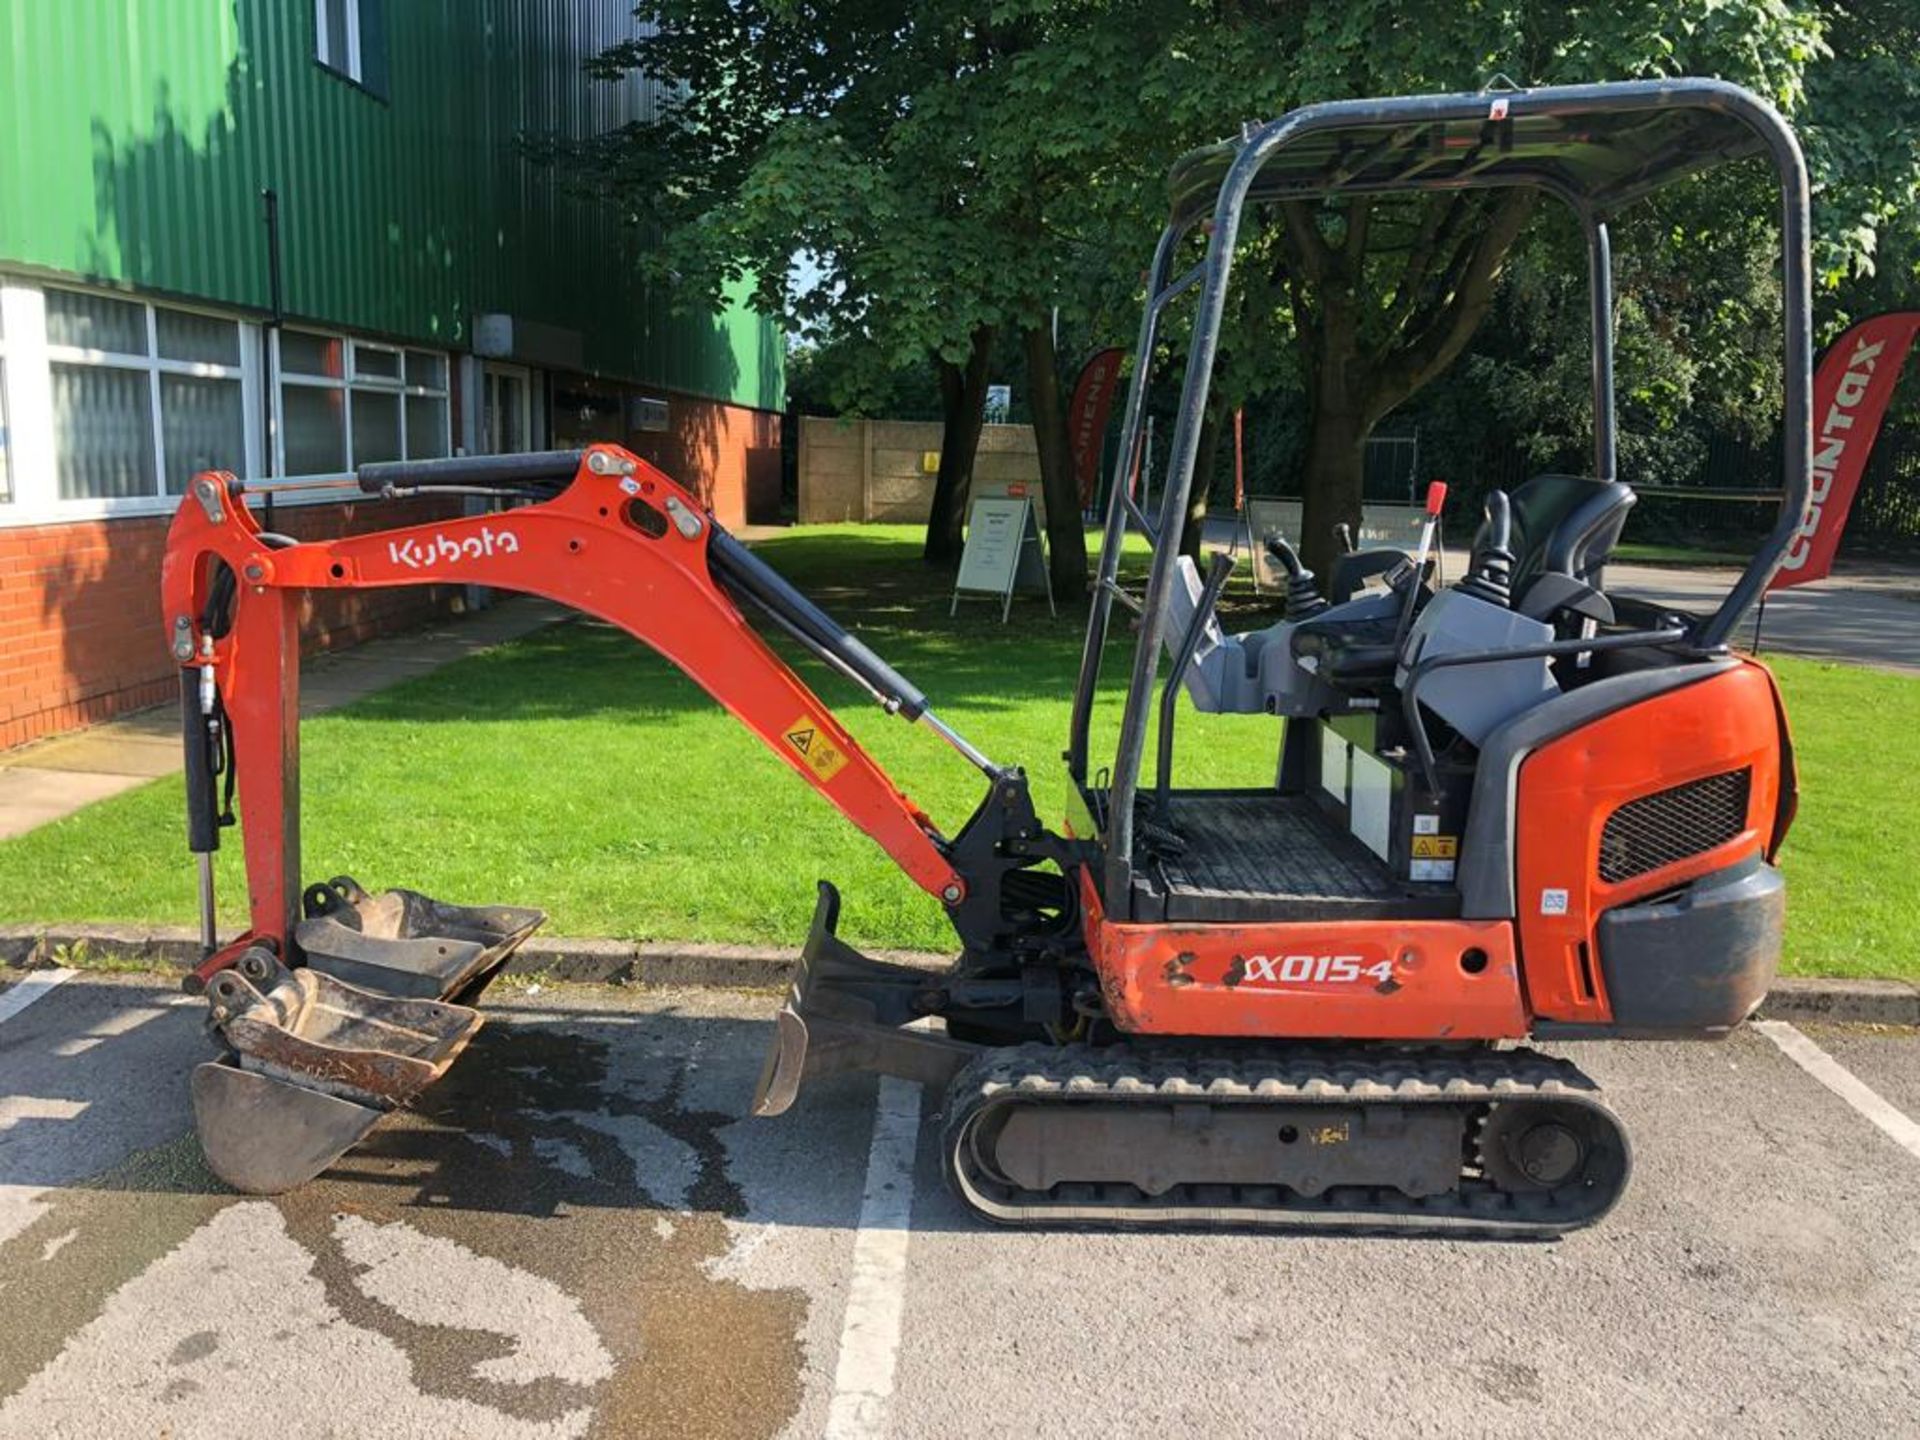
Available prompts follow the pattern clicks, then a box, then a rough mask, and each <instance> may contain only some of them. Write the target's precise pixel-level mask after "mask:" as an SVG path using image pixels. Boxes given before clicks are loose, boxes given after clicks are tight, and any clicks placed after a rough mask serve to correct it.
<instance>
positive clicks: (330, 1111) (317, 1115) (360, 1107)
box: [193, 949, 481, 1194]
mask: <svg viewBox="0 0 1920 1440" xmlns="http://www.w3.org/2000/svg"><path fill="white" fill-rule="evenodd" d="M207 1002H208V1007H209V1010H210V1013H211V1019H212V1023H213V1026H214V1028H215V1029H216V1030H217V1031H218V1032H219V1033H220V1036H221V1038H222V1039H223V1040H224V1041H225V1042H226V1044H227V1047H228V1049H229V1050H230V1051H231V1052H232V1053H231V1055H230V1056H229V1058H228V1059H226V1060H224V1061H221V1062H218V1063H214V1064H208V1065H202V1066H200V1067H199V1069H197V1070H196V1071H195V1072H194V1078H193V1099H194V1119H195V1122H196V1124H197V1126H198V1128H199V1132H200V1144H201V1148H202V1149H203V1150H204V1151H205V1152H206V1156H207V1161H208V1163H209V1164H210V1165H211V1166H212V1167H213V1170H214V1173H215V1174H217V1175H219V1176H220V1178H221V1179H223V1180H225V1181H226V1182H227V1183H228V1184H230V1185H232V1186H233V1187H234V1188H235V1189H238V1190H245V1191H248V1192H251V1193H255V1194H273V1193H277V1192H278V1191H281V1190H285V1189H289V1188H291V1187H292V1186H295V1185H299V1184H301V1183H302V1182H304V1181H306V1180H310V1179H312V1178H313V1177H314V1176H315V1175H317V1174H319V1173H320V1172H321V1171H322V1170H324V1169H326V1168H327V1166H329V1165H331V1164H332V1163H333V1162H334V1160H336V1159H337V1158H339V1156H340V1155H341V1154H342V1153H344V1152H345V1151H346V1150H347V1149H348V1147H350V1146H352V1145H354V1144H356V1143H358V1141H359V1140H360V1139H361V1138H362V1137H363V1136H364V1135H365V1134H366V1133H367V1132H368V1131H369V1130H371V1129H372V1128H373V1126H374V1124H375V1123H376V1122H377V1121H378V1120H379V1119H380V1117H381V1116H382V1115H384V1114H385V1113H387V1112H388V1111H390V1110H393V1109H395V1108H397V1107H398V1106H401V1105H404V1104H406V1103H408V1102H409V1101H411V1100H412V1099H413V1098H414V1097H415V1096H416V1095H418V1094H419V1093H420V1092H421V1091H422V1090H424V1089H425V1088H426V1087H427V1086H428V1085H431V1084H432V1083H433V1082H434V1081H435V1080H438V1079H439V1078H440V1077H441V1076H442V1075H444V1074H445V1073H446V1070H447V1067H448V1066H449V1065H451V1064H452V1063H453V1061H454V1059H455V1057H457V1056H458V1055H459V1054H460V1052H461V1051H462V1050H464V1049H465V1048H466V1046H467V1042H468V1041H469V1040H471V1039H472V1038H473V1036H474V1033H475V1032H476V1031H478V1030H479V1028H480V1024H481V1017H480V1014H479V1012H478V1011H476V1010H472V1009H470V1008H468V1007H467V1006H465V1005H450V1004H446V1003H444V1002H442V1001H438V1000H411V999H406V998H404V997H394V996H387V995H377V994H375V993H373V992H372V991H370V990H362V989H360V988H359V987H357V986H354V985H348V984H345V983H344V982H342V981H339V980H336V979H334V978H333V977H332V976H330V975H327V974H325V973H324V972H322V971H319V970H315V969H313V968H312V967H311V966H308V967H303V968H302V969H299V970H287V969H285V968H284V967H282V966H281V965H280V963H279V962H278V961H277V960H276V959H275V958H274V957H273V955H272V954H270V953H269V952H267V951H266V950H264V949H253V950H249V951H248V952H247V953H246V954H245V955H243V956H242V957H241V959H240V961H239V963H238V964H236V965H235V966H233V967H232V968H231V969H228V970H223V971H221V972H220V973H219V974H218V975H216V976H214V977H213V980H212V981H211V982H210V983H209V985H208V987H207Z"/></svg>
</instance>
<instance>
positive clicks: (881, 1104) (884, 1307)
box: [821, 1075, 920, 1440]
mask: <svg viewBox="0 0 1920 1440" xmlns="http://www.w3.org/2000/svg"><path fill="white" fill-rule="evenodd" d="M919 1140H920V1087H919V1086H918V1085H914V1084H910V1083H909V1082H907V1081H905V1080H896V1079H895V1078H894V1077H893V1076H891V1075H885V1076H882V1077H881V1079H880V1093H879V1094H878V1096H877V1097H876V1098H875V1100H874V1111H873V1147H872V1148H871V1149H870V1150H869V1151H868V1152H867V1189H866V1194H865V1195H864V1196H863V1197H862V1198H861V1201H860V1229H859V1231H858V1233H857V1234H855V1236H854V1239H853V1280H852V1283H851V1284H849V1285H848V1287H847V1318H846V1321H845V1322H844V1323H843V1324H842V1326H841V1327H840V1362H839V1364H838V1366H837V1367H836V1368H835V1370H834V1374H833V1399H832V1401H831V1402H830V1403H829V1404H828V1406H827V1423H826V1428H825V1429H824V1430H823V1431H822V1432H821V1433H822V1435H823V1436H824V1437H825V1440H875V1437H879V1436H883V1435H885V1434H886V1433H887V1407H888V1405H889V1404H890V1403H891V1401H892V1399H893V1367H894V1361H895V1360H896V1358H897V1357H898V1355H899V1353H900V1316H901V1311H902V1308H903V1305H904V1303H905V1298H906V1297H905V1280H906V1269H907V1242H908V1240H909V1239H911V1238H912V1234H913V1231H912V1225H913V1156H914V1151H915V1150H916V1149H917V1148H918V1146H919Z"/></svg>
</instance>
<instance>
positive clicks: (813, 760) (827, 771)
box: [786, 715, 847, 780]
mask: <svg viewBox="0 0 1920 1440" xmlns="http://www.w3.org/2000/svg"><path fill="white" fill-rule="evenodd" d="M786 741H787V744H789V745H791V746H792V747H793V748H794V749H795V750H796V751H797V752H798V753H799V755H800V758H801V759H802V760H803V761H805V762H806V766H807V768H808V769H809V770H811V771H813V773H814V774H815V775H818V776H819V777H820V778H821V779H822V780H831V779H833V777H834V776H836V775H838V774H839V773H840V772H841V771H842V770H844V769H846V767H847V752H846V751H844V750H842V749H841V748H840V747H839V746H838V745H836V744H835V743H834V741H833V737H832V736H830V735H828V734H827V732H826V731H824V730H822V729H821V728H820V722H819V721H818V720H815V719H814V718H813V717H812V716H811V715H802V716H801V717H800V718H799V719H798V720H795V721H794V722H793V723H792V724H791V725H789V726H787V733H786Z"/></svg>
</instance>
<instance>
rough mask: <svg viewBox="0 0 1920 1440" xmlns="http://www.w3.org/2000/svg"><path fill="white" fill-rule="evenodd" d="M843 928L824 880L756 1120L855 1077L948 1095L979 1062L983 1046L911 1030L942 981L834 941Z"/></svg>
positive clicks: (757, 1093) (777, 1030) (779, 1017)
mask: <svg viewBox="0 0 1920 1440" xmlns="http://www.w3.org/2000/svg"><path fill="white" fill-rule="evenodd" d="M839 921H840V895H839V892H838V891H836V890H835V889H834V888H833V886H831V885H829V884H828V883H827V882H826V881H824V880H822V881H821V882H820V898H819V900H818V902H817V903H816V904H815V906H814V911H813V929H812V931H811V932H810V933H809V934H808V936H807V943H806V948H804V949H803V950H802V951H801V952H800V963H799V966H798V968H797V969H796V971H795V974H794V977H793V987H792V989H790V990H789V991H788V992H787V998H786V1001H785V1002H784V1003H783V1004H782V1005H781V1006H780V1010H779V1013H778V1014H776V1015H775V1016H774V1033H773V1044H772V1046H771V1047H770V1048H769V1049H768V1051H767V1059H766V1064H765V1065H764V1066H763V1067H762V1068H761V1071H760V1083H759V1085H758V1086H756V1087H755V1089H754V1094H753V1113H754V1114H755V1115H779V1114H782V1113H784V1112H785V1111H786V1109H787V1108H788V1107H789V1106H790V1105H792V1104H793V1102H794V1099H795V1097H796V1096H798V1095H799V1093H800V1086H801V1085H802V1084H803V1083H804V1082H805V1081H808V1080H820V1079H823V1078H825V1077H826V1076H828V1075H838V1074H840V1073H842V1072H844V1071H848V1070H871V1071H875V1072H877V1073H879V1074H882V1075H897V1076H899V1077H900V1078H901V1079H903V1080H916V1081H919V1082H920V1083H921V1084H923V1085H934V1086H938V1087H943V1088H944V1087H945V1086H946V1085H947V1084H948V1083H949V1082H951V1081H952V1079H953V1077H954V1076H955V1075H957V1074H958V1073H959V1072H960V1071H961V1069H963V1068H964V1067H965V1066H966V1065H967V1064H968V1063H969V1062H970V1061H972V1060H974V1059H975V1058H976V1057H977V1056H978V1055H979V1054H980V1047H979V1046H977V1045H969V1044H966V1043H964V1042H963V1041H959V1040H953V1039H949V1038H948V1037H947V1036H945V1035H941V1034H938V1033H935V1032H932V1031H927V1030H918V1029H906V1028H904V1027H906V1026H907V1025H908V1024H909V1023H911V1022H912V1021H914V1020H915V1019H917V1018H918V1017H919V1015H920V1014H921V1011H920V1009H919V1008H918V1007H917V1006H916V1005H915V1003H914V997H915V996H916V995H917V994H919V993H921V992H923V991H925V990H926V989H927V987H928V986H929V985H930V984H933V983H935V982H936V981H937V977H935V976H932V975H929V974H928V972H926V971H925V970H919V969H915V968H914V967H912V966H909V965H890V964H888V963H887V962H886V961H884V960H873V959H869V958H868V957H867V956H865V955H862V954H861V953H860V952H859V951H858V950H855V949H854V948H853V947H852V946H851V945H849V944H847V943H846V942H845V941H844V940H842V939H841V938H840V937H839V936H838V935H836V934H834V927H835V926H836V925H838V924H839Z"/></svg>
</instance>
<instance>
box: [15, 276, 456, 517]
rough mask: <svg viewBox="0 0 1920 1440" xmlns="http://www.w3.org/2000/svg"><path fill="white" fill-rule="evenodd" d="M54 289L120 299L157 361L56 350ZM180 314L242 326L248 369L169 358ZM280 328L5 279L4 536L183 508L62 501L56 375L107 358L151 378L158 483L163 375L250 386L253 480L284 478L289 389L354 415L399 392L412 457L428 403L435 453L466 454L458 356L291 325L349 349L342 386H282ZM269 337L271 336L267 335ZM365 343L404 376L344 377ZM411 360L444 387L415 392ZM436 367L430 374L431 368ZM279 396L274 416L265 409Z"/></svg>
mask: <svg viewBox="0 0 1920 1440" xmlns="http://www.w3.org/2000/svg"><path fill="white" fill-rule="evenodd" d="M52 291H72V292H75V293H78V294H82V295H99V296H101V297H104V298H106V299H111V300H119V301H123V302H125V303H128V304H133V305H138V306H141V307H143V310H144V314H145V320H146V325H147V344H148V347H149V348H150V349H152V350H153V351H155V352H156V353H154V354H151V355H126V354H123V353H121V352H118V351H106V350H94V349H89V348H87V347H82V346H71V345H49V344H48V343H47V332H46V322H47V295H48V293H49V292H52ZM161 311H175V312H179V313H182V314H189V315H199V316H204V317H206V318H208V319H212V320H218V321H221V322H223V323H226V324H231V325H233V326H234V327H235V328H236V330H237V333H238V340H239V353H240V363H239V364H238V365H228V364H223V363H214V362H211V361H192V360H167V359H163V358H162V357H161V356H160V355H159V354H158V353H157V352H158V350H159V343H158V341H159V312H161ZM281 328H282V327H280V326H271V327H269V326H267V325H266V324H265V323H264V322H263V321H261V320H260V319H258V318H257V317H251V316H248V315H246V314H245V313H244V312H240V311H237V310H235V309H223V308H221V307H220V306H218V305H215V304H204V303H199V302H195V301H192V300H187V301H181V300H176V299H174V298H173V297H171V296H165V295H149V294H147V293H144V292H140V291H133V290H126V289H118V288H114V287H111V286H103V285H89V284H87V283H86V282H85V281H83V280H78V279H70V278H68V277H66V276H60V277H53V278H42V277H41V276H39V275H33V274H28V273H24V272H20V271H9V270H0V335H4V337H5V339H4V342H3V343H4V347H5V356H6V363H5V364H4V365H0V402H3V403H4V405H5V410H6V415H7V425H8V445H7V466H8V479H9V481H10V490H11V498H9V499H6V500H0V529H8V528H13V527H16V526H22V525H57V524H64V523H67V522H71V521H82V520H100V519H118V518H132V517H137V516H163V515H171V514H172V513H173V512H174V511H175V510H177V509H178V508H179V505H180V497H179V496H178V495H174V494H165V493H154V494H149V495H120V496H107V497H74V498H70V499H67V498H62V497H61V495H60V491H59V486H60V482H59V455H58V444H57V440H56V437H55V426H54V419H53V380H52V377H53V366H54V365H56V364H61V363H68V364H76V363H77V364H86V363H90V362H93V361H95V360H97V361H98V362H99V363H114V364H117V365H118V368H124V369H132V370H135V371H141V372H145V373H146V374H147V375H148V382H147V383H148V391H147V395H148V403H149V404H150V405H151V406H152V407H153V412H154V413H153V435H152V438H151V440H150V442H149V443H150V444H151V446H152V455H153V459H154V465H155V471H154V473H155V476H156V484H157V485H159V486H164V485H165V483H166V445H165V431H164V427H165V414H164V411H163V410H162V408H161V404H160V385H161V377H163V376H165V375H184V376H188V377H202V378H216V379H227V380H231V379H235V378H237V379H238V381H239V383H240V409H241V425H242V439H243V443H244V448H245V456H244V458H243V460H242V462H241V464H240V465H239V467H238V470H239V473H240V474H242V475H243V476H244V477H262V478H265V477H268V476H272V477H275V478H278V477H281V476H283V475H284V474H285V469H284V464H283V460H284V443H285V431H286V414H285V407H284V404H283V402H282V397H281V390H280V385H281V383H282V382H283V381H285V382H286V383H293V384H314V385H318V386H321V387H327V386H335V387H339V388H344V389H345V390H346V392H347V399H346V401H345V404H346V405H347V406H351V404H352V403H353V402H352V393H353V390H354V388H355V387H356V385H357V386H358V387H359V388H363V389H367V390H378V391H379V392H380V393H382V394H391V395H394V396H396V397H398V398H399V401H400V418H399V425H400V443H401V447H402V453H403V454H407V455H412V454H413V453H414V452H415V450H416V448H423V447H422V446H421V441H420V440H419V426H418V425H417V424H416V423H415V422H414V418H413V417H412V416H410V415H409V414H408V401H409V400H428V401H432V402H434V403H435V404H437V405H438V407H439V410H438V430H437V433H436V434H435V435H434V436H433V437H432V440H431V444H432V445H434V446H437V447H438V449H437V453H438V454H440V455H451V454H454V453H456V446H457V445H458V443H459V436H458V434H457V432H456V429H455V415H456V411H459V410H461V407H463V406H464V405H465V404H467V403H469V402H468V401H467V399H466V397H465V396H464V395H463V393H462V391H461V385H462V383H463V377H464V375H465V373H466V372H465V370H464V369H463V368H462V365H461V363H460V357H459V356H458V355H457V354H456V353H455V352H454V351H451V350H442V349H435V348H433V347H432V346H428V345H421V344H418V343H413V342H409V341H406V340H393V339H378V338H375V337H373V336H358V335H354V334H351V333H349V332H346V331H341V330H337V329H330V328H327V327H325V326H317V325H304V324H297V323H295V324H290V325H288V326H286V327H285V328H288V329H293V330H298V331H302V332H305V333H308V334H313V335H318V336H321V337H322V338H325V339H329V340H335V341H338V342H339V343H340V344H341V345H342V346H343V347H344V348H343V352H342V363H341V369H342V371H343V378H341V379H339V380H331V379H329V378H328V377H324V376H283V375H281V373H280V344H279V337H280V331H281ZM263 332H265V333H264V336H263ZM356 345H358V346H364V347H367V348H368V349H370V350H377V351H384V352H388V353H391V354H392V355H394V356H396V357H397V362H398V365H399V376H398V378H397V379H391V378H387V377H380V376H368V375H362V376H360V377H359V378H358V380H357V381H353V380H348V379H346V378H344V377H345V376H348V375H353V374H354V373H355V371H354V358H353V357H354V348H353V347H355V346H356ZM409 357H412V358H413V362H414V366H415V369H416V371H419V372H421V373H422V376H423V378H431V376H432V375H433V374H434V373H435V372H437V374H438V376H439V379H440V383H439V384H438V385H429V384H414V383H409V379H408V361H409ZM423 360H424V361H425V362H427V368H425V369H424V370H423V369H422V364H421V362H422V361H423ZM269 397H270V400H271V407H270V408H271V413H270V415H269V414H266V413H263V412H265V411H267V410H268V408H269V407H268V405H267V404H266V403H265V402H266V401H267V400H268V399H269ZM342 424H343V425H346V426H348V427H351V425H352V415H351V412H350V411H347V412H345V413H344V414H343V416H342ZM344 439H345V453H346V454H347V456H348V457H349V459H351V456H352V453H353V452H352V432H351V429H350V428H349V430H348V432H347V434H346V436H345V437H344ZM303 478H338V479H340V480H342V481H343V482H348V483H349V484H350V482H351V480H352V472H351V470H347V471H342V472H339V474H338V475H337V476H332V477H322V476H312V477H303ZM350 498H352V497H351V496H350V495H347V494H345V493H342V492H337V491H328V490H317V491H314V492H312V493H311V494H306V493H296V494H292V495H288V496H286V497H284V498H283V499H282V500H281V501H280V503H281V504H283V505H307V504H313V505H327V504H336V505H337V504H339V503H340V502H341V501H342V500H345V499H350Z"/></svg>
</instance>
